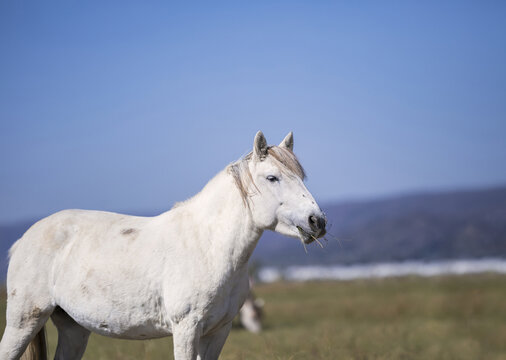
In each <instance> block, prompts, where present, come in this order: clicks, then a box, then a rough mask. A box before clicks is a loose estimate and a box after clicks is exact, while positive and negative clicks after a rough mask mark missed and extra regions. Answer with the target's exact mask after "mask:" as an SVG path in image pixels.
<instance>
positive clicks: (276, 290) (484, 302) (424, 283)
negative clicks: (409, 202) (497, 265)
mask: <svg viewBox="0 0 506 360" xmlns="http://www.w3.org/2000/svg"><path fill="white" fill-rule="evenodd" d="M256 292H257V295H258V296H261V297H263V298H264V299H265V300H266V306H265V311H266V322H265V331H264V332H263V333H262V334H261V335H252V334H250V333H248V332H246V331H244V330H241V329H235V330H233V331H232V333H231V335H230V337H229V339H228V340H227V343H226V345H225V348H224V351H223V354H222V357H221V358H222V359H286V360H288V359H291V360H295V359H506V276H500V275H491V274H486V275H475V276H458V277H457V276H454V277H439V278H428V279H424V278H416V277H412V278H399V279H386V280H358V281H351V282H313V283H305V284H293V283H292V284H286V283H279V284H271V285H263V286H259V287H257V289H256ZM3 299H4V298H2V303H1V304H2V305H1V308H0V312H1V315H0V316H1V317H0V326H1V328H2V330H3V327H4V314H5V309H4V306H5V301H4V300H3ZM48 330H49V331H48V333H49V334H48V336H49V349H50V352H51V353H54V349H55V347H56V334H55V330H54V327H53V326H52V324H51V325H50V326H48ZM0 331H1V330H0ZM171 353H172V345H171V338H166V339H161V340H154V341H122V340H113V339H109V338H104V337H101V336H97V335H93V336H92V337H91V340H90V343H89V345H88V349H87V351H86V355H85V359H90V360H91V359H163V358H172V355H171Z"/></svg>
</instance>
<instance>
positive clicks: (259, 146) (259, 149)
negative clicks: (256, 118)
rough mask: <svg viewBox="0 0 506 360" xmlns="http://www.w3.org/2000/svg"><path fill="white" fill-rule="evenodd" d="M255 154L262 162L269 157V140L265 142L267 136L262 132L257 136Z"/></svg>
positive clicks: (254, 144) (254, 147)
mask: <svg viewBox="0 0 506 360" xmlns="http://www.w3.org/2000/svg"><path fill="white" fill-rule="evenodd" d="M253 154H254V155H255V157H256V158H257V159H258V160H260V161H261V160H263V159H265V157H266V156H267V140H265V136H264V134H263V133H262V132H261V131H259V132H257V134H256V135H255V141H254V143H253Z"/></svg>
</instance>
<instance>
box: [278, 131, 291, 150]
mask: <svg viewBox="0 0 506 360" xmlns="http://www.w3.org/2000/svg"><path fill="white" fill-rule="evenodd" d="M279 147H284V148H287V149H289V150H290V151H293V131H290V132H289V133H288V135H286V136H285V138H284V139H283V141H281V144H279Z"/></svg>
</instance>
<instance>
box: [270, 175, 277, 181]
mask: <svg viewBox="0 0 506 360" xmlns="http://www.w3.org/2000/svg"><path fill="white" fill-rule="evenodd" d="M267 180H269V181H270V182H274V181H279V179H278V178H277V177H275V176H274V175H269V176H267Z"/></svg>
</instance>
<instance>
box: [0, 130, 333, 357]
mask: <svg viewBox="0 0 506 360" xmlns="http://www.w3.org/2000/svg"><path fill="white" fill-rule="evenodd" d="M304 177H305V174H304V170H303V168H302V166H301V165H300V163H299V161H298V160H297V158H296V157H295V155H294V153H293V135H292V133H290V134H288V135H287V136H286V138H285V139H284V140H283V141H282V142H281V144H280V145H279V146H268V145H267V142H266V140H265V137H264V135H263V134H262V133H261V132H258V133H257V134H256V136H255V140H254V146H253V151H252V152H251V153H249V154H248V155H246V156H245V157H243V158H242V159H240V160H238V161H236V162H234V163H232V164H230V165H228V166H227V167H226V168H225V169H224V170H222V171H221V172H220V173H218V174H217V175H216V176H215V177H214V178H213V179H212V180H210V181H209V183H208V184H207V185H206V186H205V187H204V188H203V189H202V191H201V192H199V193H198V194H197V195H195V196H194V197H192V198H190V199H189V200H186V201H184V202H182V203H178V204H176V205H175V206H174V207H173V208H172V209H171V210H170V211H168V212H165V213H163V214H161V215H158V216H154V217H137V216H128V215H122V214H116V213H110V212H102V211H86V210H65V211H61V212H58V213H56V214H53V215H51V216H49V217H47V218H45V219H42V220H40V221H39V222H37V223H36V224H34V225H33V226H32V227H31V228H30V229H29V230H28V231H27V232H26V233H25V234H24V235H23V237H22V238H21V239H19V240H18V241H17V242H16V243H15V244H14V245H13V246H12V248H11V250H10V264H9V269H8V275H7V296H8V300H7V325H6V328H5V332H4V335H3V338H2V341H1V343H0V359H3V360H8V359H19V358H20V357H21V356H22V354H23V353H25V350H26V353H25V356H28V357H30V358H32V359H43V358H46V351H45V339H44V331H43V330H44V329H43V327H44V324H45V323H46V321H47V320H48V319H49V318H50V317H51V319H52V320H53V322H54V324H55V326H56V328H57V330H58V346H57V349H56V359H80V358H81V357H82V356H83V354H84V351H85V349H86V344H87V341H88V337H89V335H90V333H91V332H95V333H98V334H101V335H105V336H110V337H115V338H122V339H153V338H159V337H164V336H169V335H172V336H173V341H174V357H175V359H176V360H182V359H188V360H190V359H191V360H193V359H217V358H218V356H219V354H220V352H221V349H222V347H223V345H224V343H225V340H226V338H227V336H228V334H229V331H230V328H231V326H232V320H233V318H234V316H235V315H236V314H237V312H238V311H239V309H240V307H241V305H242V304H243V302H244V300H245V298H246V296H247V295H248V287H249V284H248V272H247V265H248V259H249V258H250V255H251V253H252V252H253V249H254V248H255V246H256V244H257V242H258V239H259V238H260V236H261V235H262V233H263V231H264V230H266V229H269V230H274V231H277V232H279V233H281V234H284V235H288V236H292V237H296V238H299V239H300V240H301V241H302V242H303V243H304V244H308V243H311V242H312V241H314V240H315V239H317V238H319V237H321V236H323V235H324V234H325V225H326V220H325V216H324V214H323V212H322V211H321V210H320V208H319V206H318V205H317V204H316V202H315V200H314V198H313V196H312V195H311V194H310V193H309V191H308V190H307V189H306V187H305V185H304V183H303V179H304ZM27 347H28V349H27Z"/></svg>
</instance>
